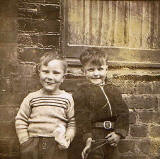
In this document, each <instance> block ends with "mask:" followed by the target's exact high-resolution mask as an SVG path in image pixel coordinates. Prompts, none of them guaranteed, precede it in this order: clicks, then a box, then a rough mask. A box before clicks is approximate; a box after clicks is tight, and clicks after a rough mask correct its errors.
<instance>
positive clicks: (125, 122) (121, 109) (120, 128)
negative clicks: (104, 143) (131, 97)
mask: <svg viewBox="0 0 160 159" xmlns="http://www.w3.org/2000/svg"><path fill="white" fill-rule="evenodd" d="M115 92H117V94H116V97H115V107H116V115H117V120H116V121H115V127H114V129H115V133H116V134H118V135H120V136H121V138H125V137H126V136H127V134H128V130H129V109H128V106H127V105H126V103H125V102H124V101H123V99H122V95H121V93H120V92H119V91H118V90H117V91H115Z"/></svg>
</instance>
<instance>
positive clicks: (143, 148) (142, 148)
mask: <svg viewBox="0 0 160 159" xmlns="http://www.w3.org/2000/svg"><path fill="white" fill-rule="evenodd" d="M137 147H138V149H139V150H138V151H139V152H141V153H143V154H145V155H150V153H151V152H150V151H151V141H150V139H144V140H140V141H138V144H137Z"/></svg>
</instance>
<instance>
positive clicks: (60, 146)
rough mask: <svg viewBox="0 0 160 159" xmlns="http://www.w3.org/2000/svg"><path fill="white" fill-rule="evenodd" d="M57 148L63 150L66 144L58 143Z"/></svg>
mask: <svg viewBox="0 0 160 159" xmlns="http://www.w3.org/2000/svg"><path fill="white" fill-rule="evenodd" d="M58 148H59V149H60V150H65V149H66V146H63V145H60V144H58Z"/></svg>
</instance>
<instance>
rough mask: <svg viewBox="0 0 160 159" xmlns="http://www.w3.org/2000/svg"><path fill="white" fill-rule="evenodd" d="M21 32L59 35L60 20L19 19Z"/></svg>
mask: <svg viewBox="0 0 160 159" xmlns="http://www.w3.org/2000/svg"><path fill="white" fill-rule="evenodd" d="M18 31H19V32H37V33H38V32H43V33H48V32H51V33H59V31H60V22H59V21H58V20H54V21H53V20H44V19H42V20H41V19H38V20H35V19H24V18H19V19H18Z"/></svg>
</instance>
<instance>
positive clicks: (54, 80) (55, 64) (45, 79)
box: [39, 60, 65, 94]
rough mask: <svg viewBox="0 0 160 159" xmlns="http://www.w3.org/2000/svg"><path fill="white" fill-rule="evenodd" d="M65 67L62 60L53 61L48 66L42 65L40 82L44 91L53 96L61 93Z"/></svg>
mask: <svg viewBox="0 0 160 159" xmlns="http://www.w3.org/2000/svg"><path fill="white" fill-rule="evenodd" d="M64 74H65V72H64V65H63V62H62V61H61V60H52V61H50V62H48V64H47V65H44V64H42V65H41V67H40V70H39V76H40V82H41V84H42V87H43V89H44V91H46V92H47V93H48V94H53V93H56V92H58V91H59V86H60V84H61V83H62V82H63V80H64Z"/></svg>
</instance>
